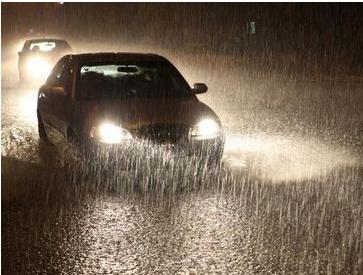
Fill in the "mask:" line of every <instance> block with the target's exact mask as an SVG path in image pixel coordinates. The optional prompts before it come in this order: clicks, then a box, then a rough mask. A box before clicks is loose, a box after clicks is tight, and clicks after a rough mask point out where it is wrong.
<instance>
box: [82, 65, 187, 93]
mask: <svg viewBox="0 0 363 275" xmlns="http://www.w3.org/2000/svg"><path fill="white" fill-rule="evenodd" d="M78 75H79V77H78V85H77V95H78V96H77V98H78V99H80V100H99V99H114V98H125V97H158V98H160V97H188V96H191V93H190V88H189V85H188V84H187V83H186V81H185V80H184V78H183V77H182V76H181V75H180V74H179V73H178V72H177V71H176V69H175V68H174V67H173V66H171V65H170V64H169V63H167V62H131V61H130V62H127V63H103V64H100V63H98V64H84V65H82V66H81V67H80V70H79V72H78Z"/></svg>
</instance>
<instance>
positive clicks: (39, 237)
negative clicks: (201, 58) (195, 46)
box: [1, 86, 363, 274]
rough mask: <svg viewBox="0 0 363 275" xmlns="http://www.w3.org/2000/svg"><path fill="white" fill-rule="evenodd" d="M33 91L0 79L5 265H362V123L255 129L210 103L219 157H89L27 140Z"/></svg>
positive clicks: (23, 270)
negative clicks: (115, 162) (211, 165)
mask: <svg viewBox="0 0 363 275" xmlns="http://www.w3.org/2000/svg"><path fill="white" fill-rule="evenodd" d="M36 92H37V91H36V89H35V88H17V87H14V86H13V87H11V86H10V87H2V92H1V94H2V106H1V107H2V109H1V114H2V121H1V124H2V136H1V138H2V157H1V160H2V172H1V177H2V271H3V274H121V273H125V274H268V273H270V274H282V273H283V272H285V273H288V274H362V273H363V261H362V259H363V203H362V201H363V186H362V182H363V169H362V168H363V165H362V146H361V143H360V142H361V139H360V138H361V137H362V135H363V134H362V133H361V132H359V131H360V129H358V128H357V129H358V130H357V131H355V132H354V131H353V132H354V133H356V137H358V138H356V137H355V138H353V137H351V135H350V134H349V133H350V132H348V131H347V135H348V137H346V139H344V135H343V139H340V138H339V139H338V138H337V139H335V136H330V137H331V140H327V139H325V138H324V137H322V136H321V135H319V134H317V135H311V132H304V131H300V132H299V131H295V132H291V133H286V131H276V132H271V131H267V130H266V131H263V129H262V127H260V128H258V127H257V126H256V127H255V129H252V128H251V127H250V128H248V126H246V125H251V124H248V123H247V122H248V121H249V117H248V114H253V112H249V111H248V110H247V111H245V113H244V115H240V114H238V112H237V114H236V112H234V110H233V109H231V108H228V110H229V111H228V112H227V111H225V112H223V110H222V109H221V108H222V107H223V106H222V107H221V106H219V108H218V104H215V106H213V107H214V108H216V109H217V113H218V114H219V115H220V116H221V118H222V122H223V123H224V125H225V127H226V132H227V143H226V150H225V155H224V158H223V161H222V164H221V167H219V168H216V169H213V170H210V169H204V168H203V167H198V165H197V164H195V163H194V164H189V165H188V162H185V163H175V162H173V160H172V159H171V160H170V161H169V162H166V163H157V162H153V160H150V159H146V160H145V159H143V160H140V164H139V166H138V167H137V168H127V167H126V168H122V169H121V168H120V169H119V170H117V171H115V169H113V170H112V169H111V168H110V167H107V166H104V167H102V168H100V169H94V170H92V169H89V168H87V167H84V166H82V164H81V163H79V162H74V163H73V162H68V160H67V159H65V158H64V154H67V153H62V149H59V148H53V147H50V146H47V145H44V144H42V143H40V142H39V140H38V135H37V121H36V112H35V110H36ZM358 92H359V90H358ZM360 92H361V91H360ZM205 100H206V101H208V100H210V98H205ZM351 103H352V104H354V102H351ZM342 104H343V105H344V104H347V102H343V103H342ZM212 105H213V104H212ZM347 108H349V107H347ZM318 109H319V108H318ZM221 110H222V111H221ZM225 110H227V108H225ZM356 111H358V110H356ZM241 112H242V111H241ZM347 112H348V111H347ZM232 113H233V114H232ZM256 113H258V112H255V113H254V114H256ZM297 113H298V112H297ZM301 113H302V111H301V109H300V113H299V114H301ZM299 114H297V115H296V116H294V115H292V116H291V117H288V118H287V119H288V120H293V119H295V117H298V115H299ZM316 114H318V113H316ZM236 116H239V118H240V120H238V121H237V122H236ZM266 117H267V118H270V115H269V114H268V115H266ZM229 118H230V119H229ZM231 119H232V120H234V123H232V122H231ZM242 120H243V121H244V122H245V129H246V127H247V128H248V131H247V130H246V131H243V129H242V130H241V128H240V127H238V126H239V123H240V121H242ZM258 120H262V119H260V118H259V117H254V118H252V119H251V118H250V121H254V122H256V121H258ZM277 120H278V119H277ZM277 120H276V121H277ZM278 121H280V120H278ZM296 121H297V120H296ZM296 121H295V122H296ZM302 121H303V120H302ZM329 121H330V120H329V119H327V122H326V127H327V128H328V126H329V125H328V124H329V123H328V122H329ZM280 122H281V121H280ZM295 122H294V123H293V124H294V125H295V126H296V125H298V122H296V123H295ZM281 123H283V122H281ZM345 123H346V124H347V125H350V126H351V127H350V128H356V127H359V123H360V122H359V121H358V122H357V121H356V120H355V121H353V120H352V121H345ZM236 124H237V126H236ZM256 125H257V124H256ZM275 125H277V124H275ZM352 125H353V126H352ZM356 125H358V126H356ZM270 127H272V126H271V124H270ZM304 129H306V127H305V126H304ZM330 129H331V128H330ZM333 129H335V128H334V125H333ZM353 130H354V129H353ZM304 133H305V134H304ZM342 140H343V141H342ZM102 165H103V164H100V165H99V166H100V167H101V166H102ZM97 168H99V167H97ZM91 170H92V171H91ZM111 170H112V171H111Z"/></svg>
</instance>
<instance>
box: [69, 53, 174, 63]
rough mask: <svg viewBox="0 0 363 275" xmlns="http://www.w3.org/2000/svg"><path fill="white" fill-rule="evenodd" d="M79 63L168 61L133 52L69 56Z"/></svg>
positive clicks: (163, 58) (152, 55)
mask: <svg viewBox="0 0 363 275" xmlns="http://www.w3.org/2000/svg"><path fill="white" fill-rule="evenodd" d="M68 56H69V57H70V58H71V59H73V60H76V61H78V62H79V63H87V62H95V63H97V62H114V61H116V62H117V61H121V62H124V61H133V62H134V61H159V62H160V61H166V62H168V60H167V59H166V58H165V57H162V56H160V55H156V54H152V53H131V52H101V53H80V54H70V55H68Z"/></svg>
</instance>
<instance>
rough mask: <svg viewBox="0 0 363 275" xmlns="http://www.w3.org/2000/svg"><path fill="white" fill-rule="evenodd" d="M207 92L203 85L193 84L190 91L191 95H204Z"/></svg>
mask: <svg viewBox="0 0 363 275" xmlns="http://www.w3.org/2000/svg"><path fill="white" fill-rule="evenodd" d="M207 90H208V86H207V85H205V84H204V83H195V84H194V86H193V89H192V92H193V94H195V95H196V94H204V93H206V92H207Z"/></svg>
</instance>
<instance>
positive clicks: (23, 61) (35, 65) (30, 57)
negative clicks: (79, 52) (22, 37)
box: [18, 38, 72, 83]
mask: <svg viewBox="0 0 363 275" xmlns="http://www.w3.org/2000/svg"><path fill="white" fill-rule="evenodd" d="M71 52H72V48H71V46H70V45H69V44H68V42H67V41H65V40H61V39H52V38H42V39H31V40H26V41H25V42H24V45H23V48H22V50H21V51H20V52H19V53H18V54H19V62H18V70H19V82H20V83H28V82H44V80H45V79H46V78H47V76H48V75H49V73H50V72H51V70H52V68H53V66H54V64H55V63H56V62H57V61H58V60H59V59H60V58H61V57H62V56H64V55H66V54H69V53H71Z"/></svg>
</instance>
